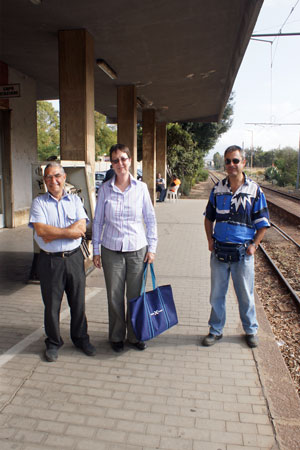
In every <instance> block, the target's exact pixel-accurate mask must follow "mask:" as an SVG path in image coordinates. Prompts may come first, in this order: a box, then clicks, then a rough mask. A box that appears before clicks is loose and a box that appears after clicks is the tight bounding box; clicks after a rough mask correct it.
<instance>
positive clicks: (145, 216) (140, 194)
mask: <svg viewBox="0 0 300 450" xmlns="http://www.w3.org/2000/svg"><path fill="white" fill-rule="evenodd" d="M144 223H145V225H146V232H145V228H144ZM92 244H93V248H94V255H99V253H100V250H99V246H100V245H103V246H104V247H105V248H108V249H109V250H114V251H122V252H130V251H136V250H140V249H141V248H143V247H145V246H147V245H148V251H149V252H151V253H155V252H156V246H157V225H156V218H155V212H154V208H153V205H152V202H151V199H150V195H149V191H148V187H147V185H146V183H143V182H142V181H138V180H136V179H135V178H133V177H132V176H131V175H130V184H129V186H128V187H127V188H126V189H125V191H124V192H122V191H121V190H120V189H119V188H118V187H117V186H116V185H115V176H114V177H113V178H111V179H110V180H109V181H107V182H106V183H103V184H102V186H101V187H100V189H99V191H98V199H97V205H96V211H95V218H94V222H93V238H92Z"/></svg>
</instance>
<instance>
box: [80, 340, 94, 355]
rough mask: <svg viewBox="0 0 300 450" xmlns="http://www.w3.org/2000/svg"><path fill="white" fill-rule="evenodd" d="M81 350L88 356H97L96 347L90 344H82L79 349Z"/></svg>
mask: <svg viewBox="0 0 300 450" xmlns="http://www.w3.org/2000/svg"><path fill="white" fill-rule="evenodd" d="M79 348H80V350H82V351H83V353H85V354H86V355H87V356H95V355H96V347H94V346H93V345H92V344H91V343H90V342H87V343H85V344H82V346H81V347H79Z"/></svg>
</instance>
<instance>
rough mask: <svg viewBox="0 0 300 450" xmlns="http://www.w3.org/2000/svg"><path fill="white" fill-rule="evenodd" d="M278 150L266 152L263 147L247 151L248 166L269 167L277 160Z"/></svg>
mask: <svg viewBox="0 0 300 450" xmlns="http://www.w3.org/2000/svg"><path fill="white" fill-rule="evenodd" d="M275 152H276V150H269V151H267V152H264V151H263V149H262V148H261V147H254V148H253V150H251V149H245V153H246V161H247V165H248V166H251V156H252V167H269V166H271V165H272V164H273V162H274V160H275Z"/></svg>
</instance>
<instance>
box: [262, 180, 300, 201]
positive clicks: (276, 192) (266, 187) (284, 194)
mask: <svg viewBox="0 0 300 450" xmlns="http://www.w3.org/2000/svg"><path fill="white" fill-rule="evenodd" d="M260 186H261V187H262V188H263V190H264V191H266V190H267V191H270V192H273V193H275V194H278V195H280V196H282V197H285V198H289V199H290V200H293V201H294V202H297V203H299V202H300V198H299V197H297V196H296V195H292V194H288V193H287V192H283V191H279V190H278V189H274V188H271V187H269V186H265V185H263V184H260Z"/></svg>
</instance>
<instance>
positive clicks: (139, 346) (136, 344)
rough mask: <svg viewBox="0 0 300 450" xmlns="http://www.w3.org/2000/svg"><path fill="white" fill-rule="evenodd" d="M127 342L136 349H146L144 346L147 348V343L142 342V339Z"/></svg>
mask: <svg viewBox="0 0 300 450" xmlns="http://www.w3.org/2000/svg"><path fill="white" fill-rule="evenodd" d="M129 344H130V345H131V346H132V347H134V348H136V349H137V350H141V351H142V350H146V348H147V344H145V342H143V341H139V342H133V343H132V342H129Z"/></svg>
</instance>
